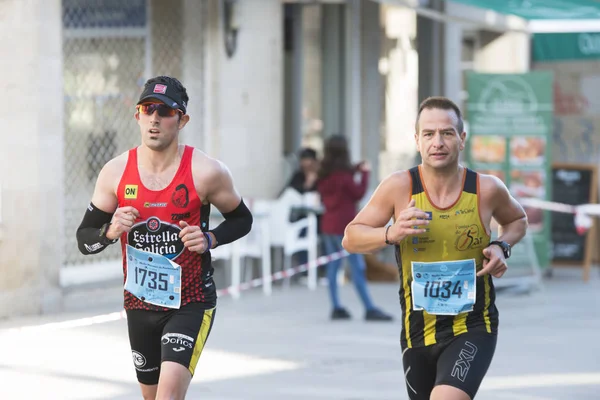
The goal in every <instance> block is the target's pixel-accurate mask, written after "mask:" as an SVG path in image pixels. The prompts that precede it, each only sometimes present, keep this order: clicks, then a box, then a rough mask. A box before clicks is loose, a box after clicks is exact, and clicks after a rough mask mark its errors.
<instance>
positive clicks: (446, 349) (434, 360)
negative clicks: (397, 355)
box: [402, 332, 497, 400]
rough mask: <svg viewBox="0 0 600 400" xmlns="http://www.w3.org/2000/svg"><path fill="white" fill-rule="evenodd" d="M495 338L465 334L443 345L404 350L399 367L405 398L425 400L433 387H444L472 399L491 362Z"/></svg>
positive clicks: (471, 333)
mask: <svg viewBox="0 0 600 400" xmlns="http://www.w3.org/2000/svg"><path fill="white" fill-rule="evenodd" d="M496 339H497V336H496V335H493V334H489V333H484V332H467V333H463V334H461V335H458V336H456V337H454V338H452V339H451V340H449V341H448V342H445V343H436V344H434V345H431V346H426V347H417V348H410V349H409V348H407V349H404V351H403V352H402V364H403V365H404V377H405V379H406V389H407V390H408V397H409V398H410V399H411V400H429V396H430V394H431V391H432V390H433V388H434V387H435V386H437V385H448V386H453V387H455V388H458V389H460V390H462V391H464V392H465V393H467V394H468V395H469V396H470V397H471V399H473V398H475V394H476V393H477V390H478V389H479V385H481V381H482V380H483V377H484V376H485V374H486V372H487V370H488V368H489V366H490V364H491V363H492V358H493V357H494V352H495V350H496Z"/></svg>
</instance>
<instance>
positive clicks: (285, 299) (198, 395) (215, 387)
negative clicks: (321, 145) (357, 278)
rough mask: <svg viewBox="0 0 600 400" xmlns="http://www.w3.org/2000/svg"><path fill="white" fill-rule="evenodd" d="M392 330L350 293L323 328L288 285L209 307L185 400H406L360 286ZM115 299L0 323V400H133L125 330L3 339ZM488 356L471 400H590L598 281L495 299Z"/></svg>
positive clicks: (78, 298) (390, 300) (111, 293)
mask: <svg viewBox="0 0 600 400" xmlns="http://www.w3.org/2000/svg"><path fill="white" fill-rule="evenodd" d="M370 290H371V292H372V295H373V297H374V299H375V302H376V303H377V304H378V305H379V306H380V307H381V308H383V309H384V310H386V311H388V312H391V313H393V314H394V315H395V317H396V320H395V321H394V322H392V323H373V322H366V321H364V318H363V317H364V315H363V314H364V310H362V309H361V306H360V303H359V301H358V298H357V296H356V292H355V291H354V288H353V286H352V285H345V286H344V287H343V288H342V289H341V296H342V299H343V303H344V304H345V305H346V306H347V307H348V308H349V309H350V310H351V312H352V314H353V317H354V318H353V319H352V320H351V321H343V322H332V321H330V320H329V319H328V316H329V311H330V310H329V300H328V297H327V290H326V288H325V287H322V286H320V287H319V288H318V289H317V290H316V291H308V290H307V289H306V288H305V287H303V286H300V285H292V286H291V287H289V288H283V287H275V288H274V291H273V294H272V295H271V296H270V297H266V296H264V295H263V294H262V292H261V291H260V289H255V290H252V291H249V292H244V293H243V294H242V296H241V297H240V298H239V299H237V300H234V299H232V298H230V297H223V298H221V299H220V300H219V306H218V309H217V315H216V320H215V324H214V327H213V331H212V333H211V335H210V337H209V339H208V343H207V345H206V348H205V351H204V353H203V355H202V357H201V358H200V362H199V364H198V368H197V371H196V375H195V377H194V378H193V380H192V384H191V386H190V389H189V391H188V396H187V399H202V400H252V399H260V400H275V399H278V400H279V399H285V400H288V399H289V400H308V399H313V400H321V399H322V400H325V399H327V400H375V399H377V400H384V399H385V400H388V399H390V400H391V399H396V400H398V399H408V396H407V393H406V387H405V384H404V378H403V372H402V364H401V351H400V344H399V336H400V329H401V321H400V307H399V303H398V294H397V292H398V285H397V284H392V283H370ZM121 296H122V293H121V289H120V288H119V287H118V286H109V287H105V288H102V289H95V290H91V289H90V290H86V291H84V292H80V293H69V294H67V295H66V296H65V299H66V300H67V304H65V310H66V311H65V312H63V313H60V314H55V315H49V316H38V317H27V318H17V319H11V320H8V321H0V399H11V400H12V399H27V400H29V399H41V400H43V399H60V400H71V399H73V400H74V399H78V400H84V399H85V400H88V399H114V400H128V399H141V395H140V392H139V388H138V385H137V383H136V379H135V372H134V369H133V363H132V358H131V352H130V350H129V344H128V339H127V329H126V321H125V320H123V319H118V320H115V321H110V322H103V323H94V324H93V325H89V326H82V327H74V328H64V329H52V327H51V326H50V327H47V328H38V329H33V330H22V331H7V329H8V328H17V327H22V326H30V325H40V324H47V323H51V322H60V321H67V320H79V319H80V318H83V317H91V316H95V315H104V314H106V313H111V312H116V311H120V301H121ZM497 303H498V308H499V310H500V335H499V340H498V346H497V349H496V355H495V358H494V361H493V362H492V366H491V367H490V370H489V372H488V375H487V377H486V379H485V380H484V382H483V385H482V387H481V389H480V391H479V393H478V396H477V399H484V400H485V399H488V400H507V399H511V400H573V399H578V400H593V399H600V341H599V332H600V312H599V310H600V271H599V270H598V268H595V269H594V270H593V271H592V279H591V281H590V282H587V283H584V282H583V281H582V279H581V273H580V271H579V270H575V269H567V268H563V269H560V270H558V269H557V270H555V272H554V274H553V276H552V277H551V278H546V279H544V282H543V286H542V287H541V289H539V290H536V291H533V292H531V293H521V292H514V291H509V290H503V291H501V292H500V293H499V294H498V300H497Z"/></svg>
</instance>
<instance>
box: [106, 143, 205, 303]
mask: <svg viewBox="0 0 600 400" xmlns="http://www.w3.org/2000/svg"><path fill="white" fill-rule="evenodd" d="M193 152H194V148H193V147H190V146H185V150H184V152H183V156H182V157H181V162H180V164H179V168H178V170H177V172H176V173H175V176H174V177H173V180H172V181H171V183H170V184H169V185H168V186H167V187H165V188H164V189H162V190H150V189H148V188H146V187H145V186H144V184H143V183H142V180H141V178H140V174H139V170H138V157H137V148H134V149H131V150H129V157H128V159H127V166H126V167H125V171H124V172H123V176H122V177H121V181H120V182H119V186H118V188H117V198H118V201H119V207H125V206H131V207H134V208H136V209H137V210H138V211H139V213H140V216H139V217H138V219H137V220H136V221H135V224H134V225H133V228H132V229H131V231H130V232H129V233H124V234H123V235H122V236H121V249H122V251H123V274H124V282H125V279H126V278H127V260H126V257H125V254H126V252H125V248H126V245H127V244H129V245H130V246H133V247H135V248H136V249H139V250H143V251H149V252H152V253H156V254H160V255H162V256H165V257H167V258H169V259H170V260H171V261H173V262H175V263H177V264H179V265H180V266H181V306H184V305H185V304H188V303H204V304H206V306H207V308H212V307H214V306H215V304H216V289H215V285H214V282H213V279H212V275H213V268H212V265H211V259H210V252H206V253H205V254H198V253H196V252H192V251H189V250H187V249H186V248H185V247H184V246H183V242H182V241H181V239H180V238H179V232H180V231H181V227H180V226H179V222H180V221H185V222H187V223H188V224H189V225H196V226H200V227H201V229H202V230H203V231H207V230H208V217H209V214H210V205H208V204H207V205H203V204H202V201H201V200H200V198H199V197H198V194H197V193H196V189H195V186H194V179H193V176H192V154H193ZM124 296H125V301H124V306H125V309H127V310H132V309H144V310H158V311H167V310H169V309H168V308H164V307H160V306H155V305H152V304H148V303H145V302H143V301H142V300H140V299H138V298H137V297H135V296H134V295H132V294H131V293H129V292H128V291H127V290H125V291H124Z"/></svg>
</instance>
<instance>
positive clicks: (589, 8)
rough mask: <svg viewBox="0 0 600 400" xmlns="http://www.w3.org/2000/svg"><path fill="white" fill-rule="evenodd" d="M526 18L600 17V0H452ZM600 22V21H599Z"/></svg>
mask: <svg viewBox="0 0 600 400" xmlns="http://www.w3.org/2000/svg"><path fill="white" fill-rule="evenodd" d="M451 1H453V2H456V3H462V4H467V5H470V6H475V7H480V8H486V9H489V10H493V11H497V12H499V13H502V14H512V15H516V16H518V17H521V18H525V19H596V18H598V19H600V0H451ZM598 23H599V24H600V21H598Z"/></svg>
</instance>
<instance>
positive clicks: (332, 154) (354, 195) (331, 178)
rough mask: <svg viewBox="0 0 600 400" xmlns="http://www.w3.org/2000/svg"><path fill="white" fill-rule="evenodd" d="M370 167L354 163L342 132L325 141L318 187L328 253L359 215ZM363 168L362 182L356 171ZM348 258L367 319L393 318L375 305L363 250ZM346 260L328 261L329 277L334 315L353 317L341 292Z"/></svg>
mask: <svg viewBox="0 0 600 400" xmlns="http://www.w3.org/2000/svg"><path fill="white" fill-rule="evenodd" d="M369 171H370V167H369V165H368V164H367V163H366V162H361V163H359V164H358V165H356V166H353V165H352V164H351V163H350V156H349V151H348V143H347V141H346V138H345V137H344V136H341V135H334V136H331V137H329V139H328V140H327V141H326V143H325V151H324V157H323V160H322V162H321V168H320V170H319V180H318V183H317V190H318V192H319V194H320V195H321V201H322V203H323V206H324V208H325V211H324V213H323V215H322V217H321V233H322V240H323V246H324V250H325V253H326V254H331V253H335V252H338V251H341V250H342V237H343V235H344V229H345V228H346V225H348V224H349V223H350V222H351V221H352V220H353V219H354V217H355V216H356V213H357V203H358V202H359V200H360V199H361V198H362V197H363V196H364V195H365V192H366V190H367V184H368V181H369ZM356 172H360V174H361V179H360V182H359V183H356V182H355V181H354V175H355V173H356ZM348 260H349V263H350V267H351V272H352V281H353V282H354V286H355V287H356V290H357V292H358V295H359V296H360V299H361V300H362V303H363V305H364V306H365V309H366V313H365V319H366V320H367V321H391V320H392V319H393V318H392V317H391V316H390V315H388V314H386V313H384V312H383V311H381V310H379V309H378V308H377V307H375V306H374V305H373V301H372V300H371V296H370V295H369V290H368V288H367V281H366V278H365V268H366V265H365V261H364V258H363V256H362V254H350V255H349V256H348ZM341 263H342V261H341V260H335V261H331V262H330V263H328V264H327V279H328V281H329V294H330V297H331V303H332V306H333V310H332V313H331V319H334V320H339V319H350V318H351V315H350V313H349V312H348V310H346V309H345V308H344V307H342V305H341V304H340V300H339V296H338V285H337V274H338V270H339V268H340V265H341Z"/></svg>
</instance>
